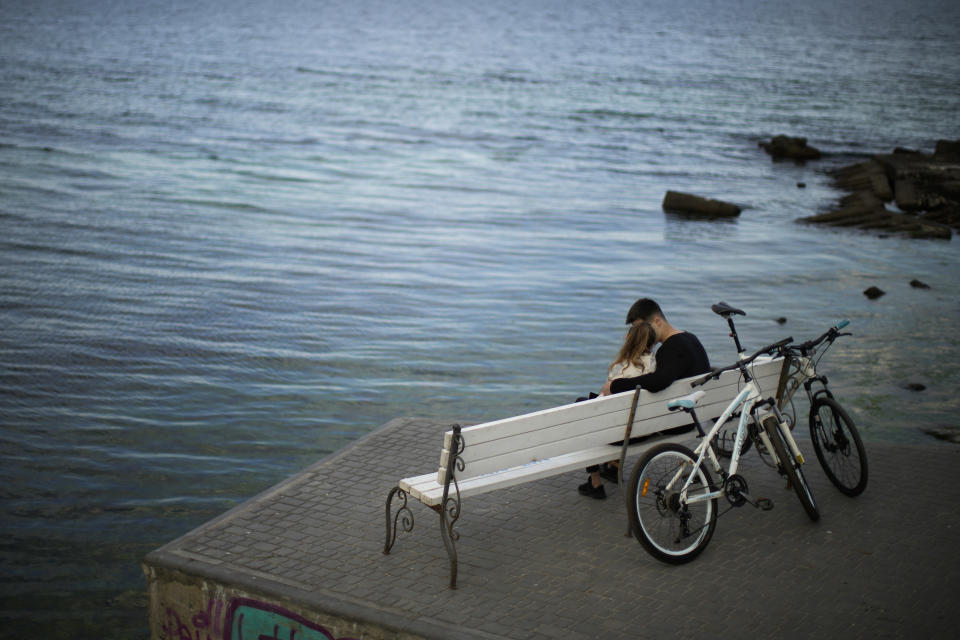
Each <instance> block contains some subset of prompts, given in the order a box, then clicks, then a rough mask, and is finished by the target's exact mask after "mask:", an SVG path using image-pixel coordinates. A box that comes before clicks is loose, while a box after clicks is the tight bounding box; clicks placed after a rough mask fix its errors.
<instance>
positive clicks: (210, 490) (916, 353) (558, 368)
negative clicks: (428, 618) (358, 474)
mask: <svg viewBox="0 0 960 640" xmlns="http://www.w3.org/2000/svg"><path fill="white" fill-rule="evenodd" d="M958 25H960V5H957V3H955V2H948V1H943V2H940V1H937V0H919V1H918V2H914V3H909V4H906V3H900V2H893V1H892V0H880V1H879V2H878V1H877V0H872V1H870V2H867V1H866V0H850V1H848V2H843V3H837V2H833V1H831V0H808V1H806V2H787V1H785V0H729V1H723V2H721V1H719V0H717V1H711V0H684V1H683V2H670V3H666V2H659V1H654V0H646V1H644V0H635V1H627V0H623V1H616V0H595V1H592V2H582V3H560V2H550V1H547V0H531V1H527V0H524V1H522V2H515V1H514V2H505V1H500V0H490V1H487V2H464V1H462V0H434V1H410V2H387V1H377V0H350V1H349V2H347V1H343V0H331V1H327V2H323V1H319V0H318V1H315V2H311V1H307V0H300V1H294V0H288V1H281V2H269V3H267V2H253V1H252V0H231V1H229V2H228V1H227V0H207V1H201V2H197V1H195V0H191V1H189V2H187V1H184V0H168V1H165V2H146V1H143V2H119V1H109V0H91V1H89V2H84V3H75V2H67V1H61V2H58V1H55V0H35V1H33V2H29V3H25V2H19V3H14V2H4V3H2V4H0V383H2V384H0V422H2V425H0V481H2V482H0V526H2V537H0V540H2V542H0V545H2V546H0V567H2V571H0V612H2V613H0V620H2V623H0V636H3V637H26V636H28V635H31V634H32V635H37V636H44V637H62V638H77V637H98V638H112V637H115V638H130V637H144V636H145V635H146V612H145V609H144V604H145V596H144V588H143V585H144V582H143V577H142V575H141V572H140V567H139V562H140V559H141V558H142V557H143V555H144V554H145V553H146V552H148V551H149V550H151V549H153V548H155V547H157V546H159V545H160V544H162V543H164V542H166V541H168V540H170V539H172V538H174V537H176V536H178V535H180V534H182V533H185V532H186V531H188V530H190V529H191V528H193V527H195V526H197V525H199V524H201V523H203V522H204V521H206V520H208V519H210V518H211V517H213V516H215V515H217V514H219V513H221V512H223V511H224V510H226V509H228V508H230V507H231V506H233V505H236V504H238V503H240V502H242V501H243V500H244V499H246V498H248V497H250V496H251V495H253V494H255V493H257V492H259V491H261V490H263V489H265V488H267V487H269V486H271V485H272V484H274V483H276V482H277V481H279V480H281V479H283V478H285V477H287V476H288V475H290V474H292V473H295V472H297V471H298V470H299V469H301V468H303V467H304V466H306V465H308V464H310V463H312V462H314V461H316V460H318V459H320V458H322V457H323V456H325V455H327V454H329V453H330V452H333V451H336V450H338V449H339V448H341V447H343V446H345V445H347V444H348V443H350V442H352V441H354V440H356V439H357V438H359V437H361V436H363V435H364V434H366V433H369V432H370V431H371V430H373V429H376V428H377V427H378V426H379V425H381V424H383V423H384V422H386V421H387V420H389V419H391V418H393V417H397V416H406V415H417V416H423V417H427V418H430V419H435V420H438V421H450V422H454V421H456V422H471V421H479V420H485V419H494V418H500V417H505V416H509V415H514V414H518V413H521V412H526V411H533V410H537V409H542V408H546V407H549V406H555V405H557V404H561V403H565V402H568V401H570V400H572V399H573V398H575V397H576V396H577V395H582V394H583V393H585V392H587V391H590V390H596V389H597V388H598V387H599V386H600V384H601V383H602V381H603V378H604V376H605V371H606V367H607V365H608V364H609V361H610V359H611V358H612V357H613V355H614V354H615V352H616V350H617V348H618V346H619V343H620V341H621V339H622V336H623V332H624V329H625V327H624V324H623V322H624V317H625V314H626V311H627V309H628V308H629V306H630V304H631V303H632V302H633V301H634V300H635V299H636V298H638V297H640V296H652V297H654V298H656V299H657V300H658V301H660V302H661V304H662V305H663V307H664V310H665V312H666V313H667V316H668V319H669V320H670V321H671V322H672V323H674V324H675V325H676V326H678V327H680V328H682V329H686V330H689V331H693V332H694V333H696V334H697V335H698V336H699V337H700V339H701V340H702V341H703V343H704V344H705V345H706V347H707V350H708V352H709V354H710V357H711V360H712V361H713V363H714V364H715V365H718V366H722V365H725V364H729V363H731V362H732V361H733V359H734V357H735V352H734V347H733V343H732V341H731V340H730V338H729V337H728V335H727V333H728V332H727V327H726V324H725V323H724V322H723V320H722V319H720V318H719V317H718V316H715V315H714V314H712V313H711V312H710V309H709V308H710V305H711V304H712V303H714V302H717V301H719V300H725V301H727V302H729V303H730V304H733V305H735V306H738V307H740V308H742V309H744V310H745V311H746V312H747V314H748V315H747V316H746V317H744V318H738V328H739V330H740V333H741V336H742V338H743V340H744V342H745V343H746V346H747V347H748V348H750V347H759V346H762V345H763V344H765V343H768V342H771V341H773V340H776V339H779V338H782V337H785V336H787V335H793V336H795V337H796V338H798V339H807V338H811V337H814V336H816V335H818V334H819V333H821V332H822V331H824V330H825V329H826V328H827V327H828V326H829V325H830V324H832V323H834V322H836V321H838V320H840V319H843V318H848V319H850V320H851V324H850V326H849V330H850V331H851V332H852V333H853V334H854V335H853V336H851V337H845V338H843V339H842V340H841V341H840V342H838V343H837V344H836V346H835V347H834V348H833V350H832V351H831V353H829V354H828V355H827V357H826V358H825V359H824V361H823V363H822V368H823V370H824V371H827V372H828V373H829V375H830V380H831V385H832V387H833V388H834V390H835V392H836V393H837V396H838V397H839V398H840V399H841V400H842V401H843V402H844V404H845V406H846V407H847V408H848V409H849V410H850V412H851V414H852V415H853V416H854V419H855V420H856V421H857V424H858V425H859V426H860V429H861V432H862V434H863V436H864V439H865V440H866V441H867V446H868V451H869V443H870V442H871V441H887V442H904V443H929V444H931V445H935V446H955V445H948V444H946V443H939V441H936V440H933V439H932V438H930V437H929V436H927V435H925V434H924V433H923V431H922V429H923V428H936V427H941V426H951V425H953V426H955V425H956V419H955V417H954V416H955V413H956V411H957V410H958V409H960V403H958V400H957V398H956V395H955V392H956V389H957V388H958V375H957V367H956V364H955V362H956V358H957V354H958V347H957V338H956V333H955V328H956V326H957V320H958V301H957V296H956V293H957V286H956V284H955V273H956V266H957V243H956V241H939V242H934V241H916V240H910V239H906V238H902V237H897V236H891V237H884V236H881V235H878V234H874V233H865V232H860V231H854V230H837V229H831V228H817V227H808V226H804V225H800V224H797V223H796V222H795V220H796V219H797V218H800V217H803V216H807V215H812V214H814V213H820V212H823V211H825V210H828V209H829V208H830V206H831V205H833V204H834V203H835V202H836V200H837V199H838V198H839V197H840V195H841V194H840V193H839V192H837V191H836V190H834V189H833V188H832V187H831V186H830V184H829V179H828V176H827V175H826V174H825V171H826V170H827V169H829V168H831V167H836V166H839V165H842V164H848V163H852V162H856V161H859V160H861V159H863V158H865V157H867V156H868V155H869V154H871V153H889V152H891V151H892V150H893V149H894V148H895V147H897V146H902V147H908V148H914V149H918V150H923V151H928V152H929V151H932V149H933V146H934V144H935V141H936V140H937V139H940V138H949V139H956V138H960V110H958V98H960V92H958V87H960V82H958V79H960V41H958V39H957V38H956V29H957V26H958ZM776 134H788V135H794V136H804V137H807V138H808V139H809V142H810V144H812V145H814V146H816V147H818V148H820V149H821V151H823V152H824V153H825V157H824V159H823V160H821V161H817V162H810V163H808V164H805V165H798V164H794V163H792V162H773V161H771V159H770V158H769V157H768V156H767V155H766V154H765V153H764V152H763V151H762V150H761V149H759V148H758V146H757V143H758V142H759V141H762V140H766V139H769V138H770V137H771V136H773V135H776ZM801 184H802V185H805V187H804V188H801V187H800V186H798V185H801ZM670 189H673V190H679V191H686V192H692V193H696V194H700V195H703V196H706V197H711V198H719V199H723V200H728V201H732V202H735V203H738V204H740V205H742V206H743V207H744V210H743V213H742V214H741V215H740V216H739V217H738V218H736V219H732V220H726V221H714V222H710V221H703V220H689V219H686V218H684V217H680V216H675V215H671V214H666V213H664V212H663V211H662V210H661V201H662V198H663V195H664V193H665V192H666V191H667V190H670ZM915 278H916V279H919V280H921V281H923V282H925V283H927V284H928V285H930V287H931V288H930V289H916V288H912V287H910V286H909V284H908V283H909V282H910V281H911V280H912V279H915ZM869 286H878V287H880V288H881V289H883V290H885V291H886V292H887V293H886V295H885V296H884V297H882V298H880V299H878V300H868V299H867V298H866V297H865V296H864V295H863V294H862V291H863V290H864V289H866V288H867V287H869ZM778 318H785V319H786V323H785V324H780V323H778V322H777V321H776V320H777V319H778ZM906 383H918V384H922V385H924V386H925V387H926V389H925V390H924V391H922V392H912V391H909V390H906V389H905V388H904V386H903V385H904V384H906ZM384 454H385V455H389V452H384ZM429 462H430V461H425V464H426V463H429ZM411 471H420V470H417V469H412V470H411ZM370 499H371V500H381V499H382V496H370Z"/></svg>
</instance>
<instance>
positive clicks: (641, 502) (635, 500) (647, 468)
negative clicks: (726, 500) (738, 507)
mask: <svg viewBox="0 0 960 640" xmlns="http://www.w3.org/2000/svg"><path fill="white" fill-rule="evenodd" d="M696 461H697V458H696V456H695V455H694V453H693V452H692V451H690V449H688V448H686V447H684V446H681V445H679V444H674V443H666V444H662V445H659V446H656V447H653V448H652V449H650V450H649V451H648V452H647V454H646V455H645V456H644V457H643V458H642V459H641V460H640V461H639V462H638V463H637V465H636V466H635V467H634V469H633V473H632V474H630V482H629V484H628V485H627V493H626V496H627V513H628V514H629V518H630V529H631V530H632V531H633V535H634V536H635V537H636V538H637V540H639V541H640V544H642V545H643V548H644V549H646V550H647V552H648V553H649V554H650V555H652V556H653V557H654V558H657V559H658V560H661V561H662V562H666V563H669V564H684V563H687V562H690V561H691V560H693V559H694V558H696V557H697V556H698V555H700V553H701V552H702V551H703V550H704V549H705V548H706V546H707V544H708V543H709V542H710V538H711V537H712V536H713V531H714V529H715V528H716V526H717V499H716V498H712V499H710V500H704V501H702V502H696V503H694V504H687V503H682V502H681V500H680V489H681V488H682V487H683V485H684V483H685V482H686V480H687V478H688V477H690V473H691V472H692V471H693V467H694V464H695V463H696ZM713 490H715V489H714V485H713V481H712V480H711V478H710V474H709V473H708V472H707V470H706V469H704V468H702V467H701V468H700V469H697V471H696V473H695V474H694V477H693V481H692V482H691V483H690V487H689V488H688V492H687V495H688V497H691V498H692V497H694V496H697V495H700V494H703V493H705V492H708V491H713Z"/></svg>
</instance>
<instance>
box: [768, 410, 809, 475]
mask: <svg viewBox="0 0 960 640" xmlns="http://www.w3.org/2000/svg"><path fill="white" fill-rule="evenodd" d="M767 402H768V403H770V412H769V413H767V414H766V415H765V416H764V417H763V418H761V419H760V421H759V424H761V425H762V426H763V428H762V429H760V439H761V440H762V441H763V446H765V447H766V448H767V451H770V452H771V453H773V454H774V455H775V453H776V452H775V451H774V449H773V446H772V445H771V444H770V438H769V437H768V436H767V430H768V429H780V436H781V437H782V438H783V440H784V441H785V442H786V443H787V448H788V453H789V454H790V455H791V456H793V460H794V461H795V462H796V464H797V465H802V464H803V463H804V462H805V460H804V458H803V453H801V451H800V447H798V446H797V441H796V440H794V439H793V432H792V431H791V429H790V427H789V426H788V425H787V423H786V421H785V420H784V419H783V415H782V414H781V413H780V409H778V408H777V405H776V403H775V402H773V400H772V399H771V400H768V401H767ZM779 462H781V463H783V464H785V463H786V460H780V461H779Z"/></svg>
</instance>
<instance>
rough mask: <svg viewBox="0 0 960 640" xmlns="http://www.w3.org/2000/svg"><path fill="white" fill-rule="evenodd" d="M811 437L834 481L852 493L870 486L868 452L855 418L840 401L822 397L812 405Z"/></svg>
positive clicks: (859, 491) (828, 473)
mask: <svg viewBox="0 0 960 640" xmlns="http://www.w3.org/2000/svg"><path fill="white" fill-rule="evenodd" d="M810 438H811V439H812V440H813V450H814V452H816V454H817V460H819V461H820V466H821V467H823V471H824V473H826V474H827V477H828V478H829V479H830V482H832V483H833V485H834V486H835V487H836V488H837V489H839V490H840V491H841V492H842V493H845V494H846V495H848V496H858V495H860V494H861V493H863V490H864V489H866V488H867V452H866V451H865V450H864V448H863V442H861V441H860V434H859V433H858V432H857V427H856V426H855V425H854V424H853V420H852V419H851V418H850V416H849V415H848V414H847V412H846V411H845V410H844V408H843V407H841V406H840V403H839V402H837V401H836V400H834V399H833V398H828V397H826V396H821V397H819V398H817V399H816V400H814V402H813V406H811V407H810Z"/></svg>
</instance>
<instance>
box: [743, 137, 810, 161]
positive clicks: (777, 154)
mask: <svg viewBox="0 0 960 640" xmlns="http://www.w3.org/2000/svg"><path fill="white" fill-rule="evenodd" d="M758 146H760V147H762V148H763V149H764V150H765V151H766V152H767V153H769V154H770V155H771V156H772V157H773V158H774V159H782V158H787V159H790V160H817V159H818V158H819V157H820V150H819V149H817V148H816V147H811V146H809V145H808V144H807V139H806V138H791V137H789V136H784V135H780V136H774V137H773V138H771V139H770V142H760V143H758Z"/></svg>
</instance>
